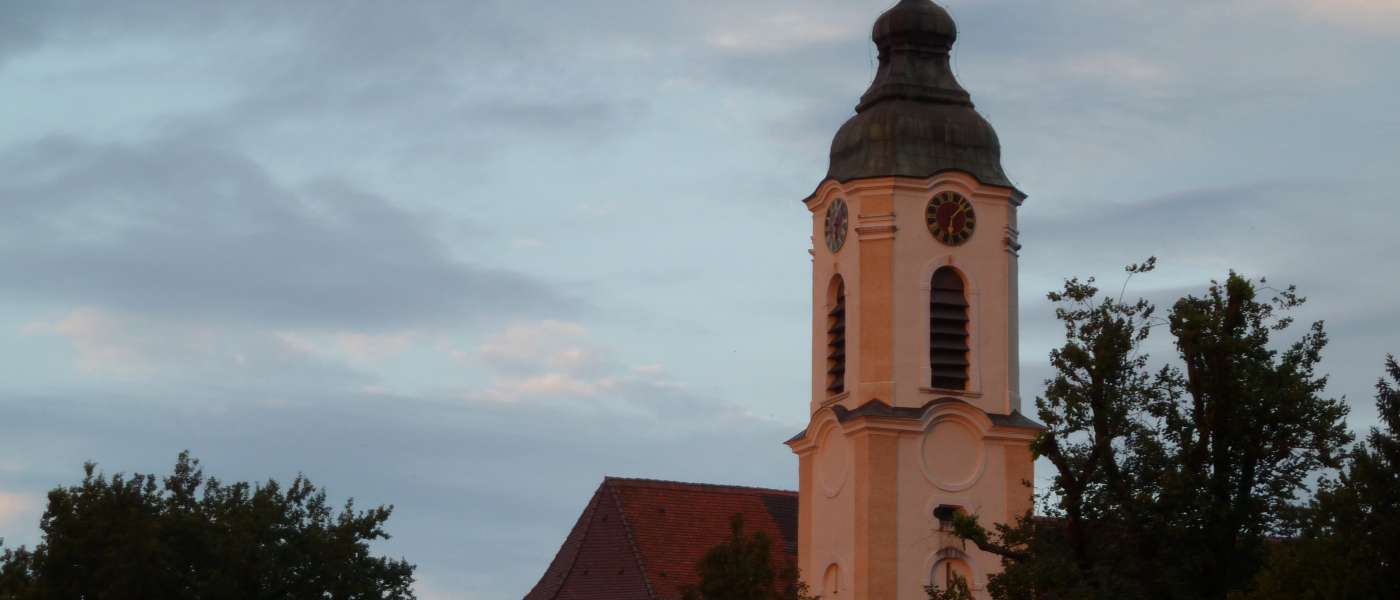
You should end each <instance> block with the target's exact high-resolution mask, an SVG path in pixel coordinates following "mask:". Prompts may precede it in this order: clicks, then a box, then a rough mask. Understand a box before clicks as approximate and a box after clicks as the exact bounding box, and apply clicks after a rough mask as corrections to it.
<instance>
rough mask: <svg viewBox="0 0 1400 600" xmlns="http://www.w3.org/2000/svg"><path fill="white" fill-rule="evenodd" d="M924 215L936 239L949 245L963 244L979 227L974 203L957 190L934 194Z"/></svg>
mask: <svg viewBox="0 0 1400 600" xmlns="http://www.w3.org/2000/svg"><path fill="white" fill-rule="evenodd" d="M924 217H925V219H926V220H927V221H928V232H929V233H931V234H933V237H934V239H936V240H938V241H940V242H943V243H944V244H946V245H949V246H960V245H962V244H963V242H966V241H967V240H969V239H971V238H972V232H973V231H974V230H976V229H977V214H976V213H975V212H973V210H972V203H971V202H968V201H967V198H964V197H962V196H961V195H959V194H957V193H956V192H943V193H941V194H938V195H937V196H934V197H933V199H932V200H929V201H928V210H927V211H925V215H924Z"/></svg>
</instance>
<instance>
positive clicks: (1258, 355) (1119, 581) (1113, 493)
mask: <svg viewBox="0 0 1400 600" xmlns="http://www.w3.org/2000/svg"><path fill="white" fill-rule="evenodd" d="M1154 267H1155V260H1148V261H1147V262H1146V263H1143V264H1141V265H1133V266H1130V267H1128V273H1129V277H1130V278H1131V277H1132V276H1133V275H1137V274H1140V273H1147V272H1150V271H1152V270H1153V268H1154ZM1265 285H1266V284H1265V282H1264V281H1262V280H1260V281H1258V282H1254V281H1251V280H1249V279H1246V278H1244V277H1242V276H1240V275H1237V274H1235V273H1230V275H1229V277H1228V278H1227V279H1226V280H1225V282H1224V283H1212V285H1211V286H1210V288H1209V289H1208V290H1206V293H1205V294H1204V295H1202V296H1199V297H1197V296H1187V297H1184V298H1181V299H1180V300H1178V301H1176V302H1175V303H1174V305H1173V306H1172V310H1171V311H1170V313H1169V314H1168V315H1167V316H1166V318H1161V317H1158V316H1157V315H1156V307H1155V306H1154V305H1153V304H1152V303H1150V302H1147V301H1145V300H1135V301H1128V302H1125V301H1123V300H1122V298H1121V296H1120V297H1118V298H1114V297H1110V296H1105V295H1103V294H1101V293H1100V290H1099V289H1098V288H1097V287H1096V286H1095V285H1094V280H1092V279H1090V280H1087V281H1081V280H1078V279H1071V280H1069V281H1067V282H1066V283H1065V286H1064V288H1063V290H1062V291H1059V292H1054V293H1051V294H1049V298H1050V300H1051V301H1053V302H1055V303H1056V304H1057V305H1058V307H1057V309H1056V317H1057V318H1058V319H1059V320H1060V321H1061V323H1062V324H1063V325H1064V331H1065V341H1064V343H1063V344H1062V345H1061V346H1060V347H1058V348H1056V349H1055V350H1054V351H1052V352H1051V355H1050V362H1051V366H1052V367H1053V368H1054V370H1055V375H1054V377H1052V378H1051V379H1049V380H1048V381H1046V387H1045V392H1044V394H1043V395H1042V396H1041V397H1039V398H1037V400H1036V406H1037V414H1038V416H1039V418H1040V420H1041V422H1042V423H1044V424H1045V425H1046V426H1047V428H1048V429H1047V431H1045V432H1044V433H1043V434H1042V435H1040V436H1039V437H1038V438H1037V440H1036V441H1035V443H1034V444H1033V447H1032V449H1033V450H1034V451H1035V453H1036V454H1037V456H1039V457H1044V458H1046V459H1048V461H1049V462H1050V463H1051V464H1052V465H1053V466H1054V468H1055V472H1054V477H1053V479H1052V481H1051V484H1050V486H1049V489H1048V490H1046V492H1047V494H1046V495H1045V498H1044V512H1045V514H1046V516H1047V517H1048V519H1045V518H1032V517H1031V516H1030V515H1026V516H1025V517H1023V518H1021V519H1020V520H1019V521H1018V522H1017V523H1014V524H1002V525H998V526H997V527H996V528H995V531H994V532H993V531H987V530H986V529H984V528H983V527H982V526H981V525H979V524H978V523H977V522H976V521H975V519H973V520H965V521H966V522H959V523H958V524H957V531H958V533H959V534H960V535H962V536H963V537H964V538H965V539H968V540H969V541H972V542H974V543H975V544H977V545H978V546H979V547H981V548H982V549H984V550H987V551H990V552H994V553H997V554H1000V555H1001V556H1002V557H1003V562H1004V564H1005V571H1004V573H1002V574H1000V575H998V576H994V577H993V578H992V580H991V582H990V584H989V589H990V591H991V593H992V595H993V596H994V597H996V598H1005V599H1012V598H1017V599H1019V598H1056V599H1071V598H1086V599H1093V598H1115V599H1118V598H1126V599H1133V598H1154V599H1155V598H1163V599H1172V598H1181V599H1187V598H1189V599H1192V600H1195V599H1202V598H1204V599H1223V598H1225V597H1226V596H1227V594H1228V593H1229V592H1230V591H1232V590H1238V589H1241V588H1243V587H1245V586H1247V585H1248V582H1249V581H1250V578H1251V577H1252V575H1253V574H1254V573H1255V572H1257V571H1258V569H1259V568H1260V565H1261V564H1262V563H1263V562H1264V561H1265V560H1266V558H1267V556H1268V554H1269V549H1270V546H1271V542H1270V539H1272V538H1275V537H1277V536H1280V535H1288V534H1289V533H1290V531H1291V529H1290V523H1291V520H1290V517H1292V516H1294V515H1296V514H1297V511H1298V510H1299V509H1300V507H1301V506H1302V503H1301V502H1300V501H1299V499H1298V496H1299V494H1300V492H1304V491H1306V489H1307V484H1308V482H1309V480H1310V478H1312V477H1314V476H1315V475H1316V474H1317V473H1318V472H1319V471H1320V470H1321V469H1324V468H1330V467H1335V466H1337V465H1338V464H1339V463H1338V460H1337V459H1338V453H1339V451H1340V449H1341V448H1343V447H1344V446H1345V445H1346V444H1347V443H1349V441H1350V438H1349V435H1348V434H1347V432H1346V430H1345V427H1344V419H1345V416H1346V413H1347V409H1346V405H1345V404H1343V403H1342V402H1340V401H1338V400H1335V399H1330V398H1326V397H1323V396H1322V393H1323V389H1324V388H1325V386H1326V383H1327V379H1326V377H1324V376H1321V375H1319V374H1317V373H1316V372H1315V368H1316V365H1317V363H1318V361H1319V360H1320V359H1321V352H1322V349H1323V348H1324V347H1325V345H1326V342H1327V338H1326V335H1325V333H1324V331H1323V328H1322V324H1321V323H1316V324H1313V325H1312V326H1311V327H1310V328H1309V329H1308V331H1307V332H1305V333H1304V334H1302V335H1301V336H1300V338H1299V339H1298V340H1297V341H1295V342H1293V343H1292V344H1290V345H1287V346H1284V347H1282V348H1281V349H1280V348H1277V347H1276V346H1277V344H1276V343H1275V342H1274V340H1273V337H1274V336H1276V335H1280V334H1282V333H1284V332H1286V331H1287V330H1288V328H1289V326H1290V325H1291V324H1292V319H1291V318H1289V317H1288V316H1287V313H1288V311H1289V310H1292V309H1294V308H1296V307H1298V306H1299V305H1301V304H1302V303H1303V299H1302V298H1301V297H1299V296H1298V295H1297V293H1296V291H1295V290H1294V289H1293V288H1288V289H1284V290H1272V289H1271V288H1266V287H1263V286H1265ZM1124 287H1125V288H1126V284H1125V286H1124ZM1261 289H1266V290H1270V291H1272V295H1271V296H1268V297H1261V296H1260V294H1259V291H1260V290H1261ZM1164 326H1165V327H1167V328H1168V329H1169V331H1170V333H1171V336H1172V338H1173V340H1174V342H1175V348H1176V359H1177V360H1176V361H1175V364H1169V365H1167V366H1162V367H1155V368H1154V367H1153V366H1152V364H1153V363H1152V362H1151V360H1150V357H1149V356H1148V355H1147V353H1146V352H1145V351H1144V350H1143V346H1144V345H1145V343H1146V342H1147V341H1148V339H1149V337H1150V335H1151V334H1152V333H1153V332H1154V331H1156V330H1160V329H1161V328H1163V327H1164Z"/></svg>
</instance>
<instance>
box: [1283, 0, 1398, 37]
mask: <svg viewBox="0 0 1400 600" xmlns="http://www.w3.org/2000/svg"><path fill="white" fill-rule="evenodd" d="M1292 4H1294V5H1295V6H1296V7H1297V9H1298V10H1299V11H1300V12H1301V13H1302V14H1303V15H1304V16H1305V17H1307V18H1309V19H1311V20H1316V21H1322V22H1327V23H1333V24H1338V25H1345V26H1349V27H1354V28H1362V29H1376V30H1391V29H1395V28H1397V27H1400V2H1396V1H1395V0H1292Z"/></svg>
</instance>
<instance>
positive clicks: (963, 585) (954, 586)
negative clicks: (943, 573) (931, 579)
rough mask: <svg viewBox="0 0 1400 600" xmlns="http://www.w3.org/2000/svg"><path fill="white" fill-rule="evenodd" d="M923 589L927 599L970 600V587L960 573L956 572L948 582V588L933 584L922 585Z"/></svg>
mask: <svg viewBox="0 0 1400 600" xmlns="http://www.w3.org/2000/svg"><path fill="white" fill-rule="evenodd" d="M924 591H925V592H927V593H928V600H972V588H969V587H968V585H967V580H966V579H963V576H962V575H958V574H956V573H955V574H953V580H952V581H950V582H948V589H946V590H944V589H939V587H938V586H937V585H936V584H935V585H926V586H924Z"/></svg>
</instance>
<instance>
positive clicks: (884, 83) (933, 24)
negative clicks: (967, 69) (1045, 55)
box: [856, 0, 972, 112]
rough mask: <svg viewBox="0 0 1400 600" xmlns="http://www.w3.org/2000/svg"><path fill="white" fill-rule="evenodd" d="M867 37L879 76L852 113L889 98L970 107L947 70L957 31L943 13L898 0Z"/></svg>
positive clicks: (925, 0)
mask: <svg viewBox="0 0 1400 600" xmlns="http://www.w3.org/2000/svg"><path fill="white" fill-rule="evenodd" d="M870 37H871V38H872V39H873V40H874V41H875V45H876V46H877V47H878V48H879V49H880V71H879V72H878V73H876V75H875V81H874V82H872V83H871V84H870V89H869V90H868V91H866V92H865V95H864V96H861V99H860V105H858V106H857V107H856V112H860V111H863V110H865V109H866V108H868V107H870V106H871V105H873V104H875V103H877V102H880V101H882V100H887V99H891V98H904V99H908V100H919V101H924V102H940V103H949V104H966V105H968V106H971V105H972V99H971V97H969V96H968V94H967V91H966V90H964V89H963V88H962V86H961V85H958V81H957V79H955V78H954V77H953V70H952V68H951V67H950V66H949V64H948V52H949V51H950V50H952V48H953V42H955V41H957V39H958V28H957V25H956V24H955V23H953V17H952V16H951V15H949V14H948V11H947V10H944V8H943V7H941V6H939V5H937V4H935V3H934V2H933V1H932V0H900V2H899V4H896V5H895V6H894V8H891V9H889V10H887V11H885V14H882V15H880V18H879V19H877V20H876V21H875V27H874V30H873V31H872V32H871V36H870Z"/></svg>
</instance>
